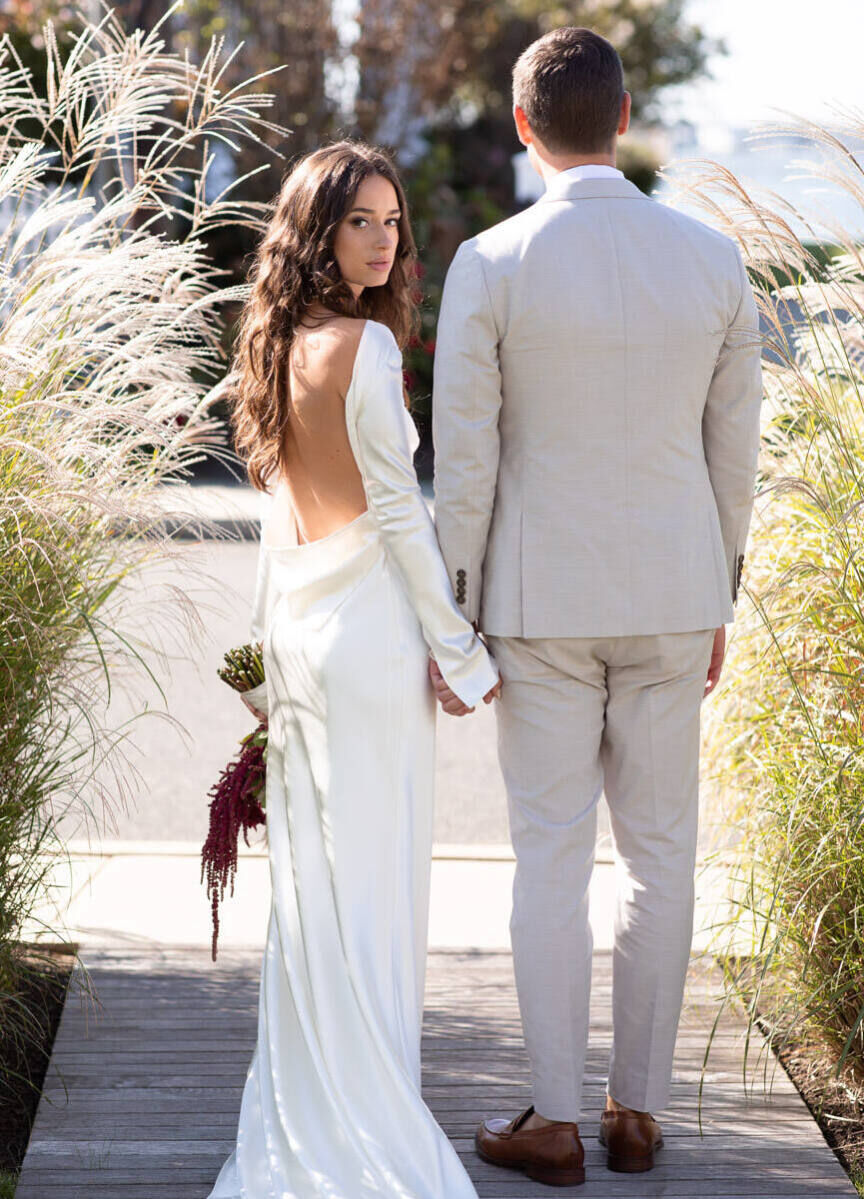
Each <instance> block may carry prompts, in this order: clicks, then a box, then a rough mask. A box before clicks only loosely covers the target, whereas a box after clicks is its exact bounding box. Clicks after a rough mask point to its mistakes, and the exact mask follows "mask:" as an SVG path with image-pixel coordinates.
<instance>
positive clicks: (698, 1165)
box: [16, 946, 856, 1199]
mask: <svg viewBox="0 0 864 1199" xmlns="http://www.w3.org/2000/svg"><path fill="white" fill-rule="evenodd" d="M260 961H261V951H260V950H255V951H247V950H243V951H238V950H230V951H221V952H220V955H219V960H218V961H217V962H215V963H213V962H211V961H210V955H209V950H208V949H198V948H195V949H173V948H171V949H163V948H160V947H156V946H143V947H141V948H140V949H139V948H135V949H131V950H129V949H123V950H119V949H113V948H112V949H107V948H106V949H99V950H96V949H89V950H87V952H86V956H85V962H86V964H87V968H88V970H89V972H90V975H91V978H92V981H93V985H94V987H95V989H96V992H97V995H98V997H99V1000H100V1001H101V1005H102V1007H101V1009H99V1010H95V1011H94V1009H93V1006H92V1003H91V1002H89V1001H87V1000H86V999H84V998H83V997H81V996H80V995H79V994H78V993H77V992H74V991H73V992H71V993H70V998H69V1000H68V1002H67V1004H66V1008H65V1010H64V1013H63V1018H62V1021H61V1024H60V1028H59V1031H58V1036H57V1040H56V1042H55V1046H54V1053H53V1056H52V1060H51V1064H50V1066H49V1069H48V1074H47V1077H46V1080H45V1091H44V1093H43V1097H42V1101H41V1103H40V1106H39V1110H38V1113H37V1117H36V1122H35V1125H34V1128H33V1133H32V1136H31V1140H30V1146H29V1149H28V1152H27V1157H26V1160H25V1162H24V1169H23V1171H22V1174H21V1180H20V1183H19V1186H18V1190H17V1192H16V1199H84V1197H85V1196H86V1197H87V1199H162V1197H164V1199H205V1196H206V1195H207V1194H208V1192H209V1190H210V1188H211V1186H212V1184H213V1181H214V1179H215V1177H216V1174H217V1172H218V1170H219V1167H220V1166H221V1164H222V1161H223V1160H224V1158H225V1156H226V1155H227V1154H228V1153H229V1152H230V1150H231V1148H232V1146H233V1143H234V1135H235V1132H236V1125H237V1117H238V1113H239V1107H240V1094H241V1091H242V1087H243V1082H244V1079H245V1075H246V1070H247V1068H248V1065H249V1061H250V1058H251V1054H252V1049H253V1045H254V1040H255V1031H256V1013H257V1004H258V977H259V969H260ZM610 978H611V963H610V958H609V955H608V954H605V953H598V954H597V955H596V956H595V969H594V988H593V1012H592V1015H593V1020H592V1037H591V1047H590V1051H589V1059H588V1066H587V1079H586V1096H585V1115H584V1118H583V1120H582V1122H581V1124H580V1130H581V1132H582V1137H583V1140H584V1143H585V1149H586V1167H587V1181H586V1183H585V1184H584V1185H583V1186H580V1187H568V1188H554V1189H553V1188H550V1187H545V1186H542V1185H540V1184H537V1183H531V1182H529V1181H527V1180H526V1179H525V1178H524V1177H523V1176H521V1175H519V1174H515V1173H513V1172H511V1171H504V1170H499V1169H496V1168H495V1167H493V1166H487V1165H485V1164H484V1163H482V1162H481V1161H479V1159H478V1158H477V1157H476V1156H475V1155H474V1152H473V1144H472V1137H473V1132H474V1128H475V1125H476V1124H477V1122H478V1120H479V1119H480V1118H481V1117H482V1116H483V1115H487V1114H501V1115H508V1116H510V1115H513V1114H515V1113H516V1112H517V1111H518V1110H520V1109H521V1108H522V1107H524V1106H525V1105H526V1104H527V1103H528V1102H530V1100H529V1094H528V1085H527V1077H528V1076H527V1064H526V1060H525V1054H524V1051H523V1048H522V1040H521V1028H520V1024H519V1016H518V1009H517V1006H516V999H515V993H514V989H513V981H512V968H511V961H510V957H509V955H508V954H506V953H500V952H475V953H471V952H456V951H453V952H433V953H432V954H431V956H430V961H429V972H428V989H427V1008H426V1022H425V1035H424V1046H423V1053H424V1093H425V1095H426V1098H427V1101H428V1103H429V1104H430V1106H431V1108H432V1110H433V1111H434V1113H435V1115H436V1116H437V1118H438V1119H439V1120H440V1121H441V1123H442V1125H443V1126H444V1128H445V1129H446V1131H447V1132H448V1134H449V1135H450V1136H451V1137H452V1138H453V1140H454V1143H455V1145H456V1147H457V1149H458V1150H459V1152H460V1154H461V1155H462V1157H463V1160H464V1161H465V1163H466V1165H467V1168H468V1170H469V1172H470V1174H471V1176H472V1178H473V1179H474V1181H475V1184H476V1186H477V1191H478V1194H479V1195H480V1196H481V1199H534V1197H535V1196H541V1195H542V1196H547V1197H549V1196H551V1195H555V1194H561V1195H565V1194H575V1195H580V1196H581V1197H582V1199H592V1197H594V1196H597V1197H598V1199H599V1197H601V1196H602V1197H604V1199H605V1197H608V1199H612V1197H613V1196H629V1197H631V1199H649V1197H653V1196H675V1197H685V1196H686V1197H692V1199H696V1197H697V1196H698V1197H699V1199H708V1197H712V1196H718V1197H719V1196H730V1197H731V1196H746V1197H748V1199H771V1197H773V1199H781V1197H784V1196H792V1195H801V1196H804V1195H806V1196H814V1197H815V1196H819V1197H821V1199H835V1197H836V1199H840V1197H841V1196H843V1197H845V1199H848V1197H849V1196H853V1195H855V1194H856V1192H855V1189H854V1188H853V1186H852V1184H851V1183H850V1181H849V1179H848V1178H847V1176H846V1174H845V1172H844V1170H843V1169H842V1167H841V1166H840V1164H839V1162H838V1161H837V1159H836V1158H835V1156H834V1154H833V1153H832V1151H831V1150H830V1149H829V1148H828V1146H827V1145H826V1143H825V1141H824V1139H823V1138H822V1135H821V1133H820V1131H819V1129H818V1127H817V1125H816V1124H815V1122H814V1121H813V1119H812V1117H811V1116H810V1113H809V1112H808V1110H807V1108H806V1106H805V1105H804V1103H803V1101H802V1100H801V1098H800V1097H799V1095H798V1093H797V1092H796V1090H795V1089H794V1087H793V1086H792V1084H791V1083H790V1082H789V1080H788V1078H787V1077H786V1074H785V1073H784V1072H783V1070H782V1068H780V1067H777V1068H776V1070H775V1069H774V1065H773V1059H771V1064H770V1066H769V1077H773V1083H772V1089H771V1094H770V1095H769V1096H767V1097H766V1094H765V1089H764V1087H763V1086H762V1085H761V1084H760V1083H758V1082H757V1084H756V1086H755V1089H752V1093H751V1094H750V1095H749V1096H748V1095H747V1094H745V1091H744V1088H743V1085H742V1078H741V1061H742V1035H741V1034H742V1022H739V1021H738V1020H737V1018H736V1017H734V1016H732V1015H728V1016H727V1017H725V1018H724V1022H723V1024H722V1026H721V1028H720V1031H719V1034H718V1039H717V1041H716V1042H715V1046H714V1048H713V1049H712V1053H711V1057H710V1059H709V1072H708V1078H707V1082H706V1088H705V1093H704V1096H703V1107H702V1120H703V1133H704V1135H703V1136H700V1133H699V1127H698V1122H697V1095H698V1085H699V1073H700V1067H701V1062H702V1056H703V1053H704V1048H705V1044H706V1038H707V1033H708V1029H709V1027H710V1024H711V1021H712V1020H713V1017H714V1013H715V1011H716V1003H715V1000H714V998H713V997H714V995H715V994H716V992H717V978H716V974H714V975H712V974H709V972H708V970H707V968H706V967H700V966H699V965H698V964H697V963H694V964H693V965H692V966H691V973H690V979H689V981H688V998H687V1003H686V1006H685V1010H684V1013H683V1015H682V1020H681V1026H680V1030H679V1038H678V1045H677V1051H676V1071H675V1079H674V1085H673V1096H672V1102H671V1103H670V1106H669V1108H668V1109H667V1112H666V1113H657V1114H658V1116H659V1117H660V1119H661V1122H662V1123H663V1128H664V1135H665V1140H666V1145H665V1147H664V1149H662V1150H661V1151H660V1153H659V1155H658V1163H659V1164H658V1165H657V1166H656V1168H655V1169H654V1170H653V1171H651V1172H650V1173H647V1174H638V1175H622V1174H614V1173H611V1172H610V1171H608V1170H607V1169H606V1168H605V1164H604V1160H605V1159H604V1152H603V1150H602V1148H601V1147H600V1145H599V1144H598V1143H597V1139H596V1136H597V1127H598V1122H599V1114H600V1110H601V1108H602V1105H603V1095H604V1090H605V1086H604V1084H605V1070H606V1065H607V1060H608V1051H609V1039H610V1024H609V997H610ZM753 1077H754V1078H755V1077H757V1073H754V1076H753ZM748 1080H749V1076H748ZM752 1086H753V1084H752V1081H751V1088H752ZM300 1101H301V1102H302V1099H301V1100H300ZM250 1199H253V1197H251V1196H250ZM254 1199H258V1197H257V1196H255V1197H254ZM261 1199H264V1197H263V1196H262V1197H261ZM280 1199H281V1197H280ZM344 1199H354V1197H353V1196H345V1197H344ZM440 1199H447V1197H446V1196H443V1195H442V1196H441V1197H440Z"/></svg>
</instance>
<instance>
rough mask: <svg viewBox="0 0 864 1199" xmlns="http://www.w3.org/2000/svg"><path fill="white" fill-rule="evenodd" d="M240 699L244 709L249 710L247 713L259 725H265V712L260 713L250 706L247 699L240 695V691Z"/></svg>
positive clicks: (253, 706)
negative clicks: (249, 713) (244, 706)
mask: <svg viewBox="0 0 864 1199" xmlns="http://www.w3.org/2000/svg"><path fill="white" fill-rule="evenodd" d="M240 698H241V699H242V700H243V703H244V704H245V705H246V707H247V708H248V709H249V711H250V712H251V713H252V715H253V716H254V717H255V719H256V720H257V721H259V723H261V724H266V723H267V713H266V712H260V711H259V710H258V709H257V708H256V707H255V705H254V704H251V703H250V702H249V700H248V699H247V698H246V696H245V695H244V694H243V693H242V691H241V692H240Z"/></svg>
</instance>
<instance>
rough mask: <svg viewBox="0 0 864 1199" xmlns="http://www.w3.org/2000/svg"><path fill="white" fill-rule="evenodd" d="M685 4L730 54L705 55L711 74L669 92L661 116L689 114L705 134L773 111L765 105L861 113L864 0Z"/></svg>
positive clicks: (822, 113) (816, 113)
mask: <svg viewBox="0 0 864 1199" xmlns="http://www.w3.org/2000/svg"><path fill="white" fill-rule="evenodd" d="M685 12H686V14H687V16H688V17H689V18H690V19H691V20H693V21H695V22H698V23H699V24H700V25H702V26H703V28H704V29H705V31H706V32H707V33H709V34H711V35H712V36H715V37H717V36H719V37H723V38H724V39H725V40H726V43H727V45H728V48H729V54H728V56H719V57H717V58H714V59H712V60H711V64H710V65H711V68H712V74H713V75H714V78H713V79H706V80H703V81H701V82H699V83H694V84H687V85H685V86H682V87H680V88H676V89H673V90H672V91H670V92H669V93H668V99H667V101H666V104H665V111H664V116H665V117H666V118H667V119H674V118H675V117H679V116H681V117H689V118H690V119H692V120H694V121H696V122H697V123H698V124H699V126H700V128H702V129H703V130H704V134H705V136H706V137H709V136H710V135H711V133H712V131H716V133H717V135H718V136H719V135H720V131H721V130H722V128H723V127H724V126H728V125H733V126H749V125H752V124H753V123H754V122H756V121H758V120H764V119H771V118H772V116H773V117H775V118H776V116H777V114H776V113H772V112H771V106H775V107H778V108H786V109H790V110H792V111H794V112H795V113H797V114H798V115H801V116H806V117H811V118H813V117H815V118H821V119H823V120H824V119H825V118H826V117H830V109H829V108H827V107H826V101H836V102H838V103H840V104H844V105H847V106H849V105H853V106H855V107H857V108H858V110H859V111H860V112H861V114H862V119H864V70H862V44H864V0H819V3H818V4H814V3H812V0H690V2H689V4H688V5H687V7H686V9H685Z"/></svg>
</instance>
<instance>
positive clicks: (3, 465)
mask: <svg viewBox="0 0 864 1199" xmlns="http://www.w3.org/2000/svg"><path fill="white" fill-rule="evenodd" d="M178 7H179V3H177V4H174V5H171V6H170V7H168V8H167V10H166V11H165V13H164V15H163V17H162V18H161V20H160V21H159V22H158V23H157V24H156V26H155V27H154V28H153V29H152V30H150V31H149V32H147V33H145V32H143V31H141V30H135V31H134V32H133V33H130V34H127V33H126V32H125V31H124V29H123V28H122V26H121V24H120V23H119V21H118V19H117V17H116V16H115V15H114V13H113V11H108V12H106V15H105V16H104V17H103V18H102V19H101V20H99V21H98V23H93V22H89V21H87V20H85V19H84V18H83V16H81V18H80V22H79V27H78V28H77V29H76V30H75V31H74V32H73V34H72V35H71V36H70V37H69V38H68V39H67V40H66V41H65V42H64V43H63V45H62V46H61V44H60V42H59V40H58V36H60V35H58V32H57V31H56V30H55V27H54V25H53V23H52V22H50V21H49V22H47V23H46V24H45V26H44V29H43V34H44V55H45V68H46V75H45V77H46V81H47V82H46V87H45V94H41V92H40V91H39V90H37V86H36V84H35V83H34V76H33V74H32V72H31V71H30V69H29V68H28V67H27V66H26V65H25V64H24V63H23V62H22V61H21V59H20V58H19V57H18V55H17V52H16V49H15V44H14V42H13V40H12V39H10V38H9V37H8V36H7V37H4V38H2V39H0V111H2V113H3V130H2V136H0V646H2V649H3V664H2V670H0V778H2V780H3V786H2V789H0V1023H2V1025H3V1027H4V1029H5V1030H7V1032H8V1033H9V1035H10V1036H11V1037H15V1036H17V1035H18V1034H20V1037H21V1038H22V1039H23V1038H27V1037H29V1036H30V1034H31V1032H32V1030H31V1029H29V1027H28V1024H27V1013H26V1011H25V1010H24V1008H23V1005H22V1004H21V1003H20V1002H18V999H17V975H18V970H17V967H18V950H17V944H18V940H19V938H21V937H22V934H26V935H30V936H36V935H39V936H42V935H45V934H46V933H47V934H48V936H49V939H52V940H58V939H63V938H62V934H61V933H59V932H58V931H57V930H56V929H54V928H50V927H49V926H48V923H47V920H46V914H47V916H48V918H49V919H50V917H51V916H52V915H53V916H54V917H56V916H57V906H58V905H57V903H56V901H55V899H54V895H53V894H52V892H53V889H54V888H55V887H57V886H58V885H62V884H63V879H62V878H60V879H59V880H58V878H57V871H56V866H57V859H64V858H65V865H66V866H67V867H71V863H69V861H68V853H66V850H65V844H64V839H63V836H62V835H61V828H60V821H61V819H65V820H66V821H67V822H69V821H70V820H71V822H72V823H73V824H75V825H80V823H81V822H82V820H85V821H86V819H87V818H88V817H92V818H94V819H95V820H96V821H97V822H98V823H100V824H101V823H102V820H103V819H104V817H105V814H106V812H108V811H110V807H111V803H112V801H113V800H114V798H115V797H116V795H117V794H121V795H123V794H125V795H128V794H129V791H130V784H131V782H132V779H133V773H132V770H131V769H130V768H129V764H128V763H127V761H126V760H125V758H123V757H122V753H121V751H122V745H123V741H124V739H125V738H126V737H128V736H129V729H128V727H127V728H123V727H122V726H121V727H120V728H115V727H112V724H111V721H110V719H109V718H108V717H107V716H106V715H105V709H106V707H107V703H108V701H109V700H110V698H111V694H112V690H113V691H116V690H117V687H116V681H117V679H118V677H119V678H123V677H124V674H125V675H126V676H127V678H131V679H132V680H133V681H137V680H141V679H143V680H144V681H147V680H148V679H149V680H152V681H156V679H155V675H154V673H153V662H152V658H153V656H154V654H157V653H159V652H160V648H159V647H158V645H154V643H153V636H154V633H155V632H156V630H157V629H159V623H158V622H159V621H167V622H169V624H170V623H173V626H174V628H175V629H176V631H177V632H178V633H179V635H180V637H181V638H182V644H183V645H184V646H186V647H188V642H189V639H190V638H189V634H190V632H193V631H194V630H195V629H196V628H197V629H198V630H199V631H200V630H202V629H203V623H202V622H201V620H200V617H199V616H198V614H197V611H196V608H195V605H194V602H193V601H192V599H191V598H190V597H189V596H188V595H187V594H186V593H185V591H184V589H183V588H179V587H176V586H173V585H170V584H166V585H163V586H162V588H161V594H160V595H159V596H158V601H151V602H156V605H157V606H156V607H155V608H154V613H155V617H154V618H151V615H150V612H146V611H145V609H146V603H147V600H146V599H145V587H144V580H143V579H142V577H141V575H142V568H143V567H144V566H145V565H148V567H149V564H151V563H154V562H155V563H156V564H159V563H165V562H168V561H170V560H172V559H173V560H177V559H179V558H180V557H181V555H183V556H184V559H185V558H188V552H187V551H186V550H184V549H183V547H182V546H178V544H177V543H176V542H175V540H174V539H173V537H174V530H175V529H176V530H183V529H188V528H189V527H190V526H192V528H193V529H194V531H195V533H196V534H197V535H198V536H199V537H200V536H201V535H202V534H207V535H210V536H213V537H219V536H222V535H224V534H223V532H222V530H221V528H220V526H219V525H218V524H217V523H216V522H215V521H212V520H209V519H206V518H204V517H200V518H194V519H191V518H190V516H189V508H190V506H191V505H190V502H189V501H190V498H191V488H190V487H189V484H188V483H185V482H182V480H183V478H184V476H188V475H189V473H190V468H191V466H192V465H193V464H194V463H196V462H199V461H201V460H202V458H204V457H205V456H206V455H205V453H204V452H203V451H207V454H209V455H211V456H219V455H220V454H221V455H224V456H225V457H226V458H229V459H230V458H231V454H230V452H229V451H226V450H224V449H222V448H220V447H223V446H224V443H225V440H226V437H225V429H224V426H222V425H221V423H220V422H218V421H217V420H216V418H215V417H214V416H212V415H211V412H210V410H211V408H212V406H213V404H214V403H215V401H216V400H217V399H218V398H219V397H220V395H221V391H222V389H223V386H224V374H225V358H226V351H225V348H224V344H223V343H224V333H225V328H224V321H223V319H222V315H221V311H222V306H223V305H224V304H225V303H226V302H233V301H235V300H236V301H241V300H243V299H245V298H246V295H247V290H248V289H247V288H246V286H245V285H244V286H240V287H225V286H223V285H222V283H221V281H220V278H219V277H220V276H221V275H224V274H225V273H226V272H224V271H220V270H217V269H216V268H215V267H214V265H213V263H212V262H211V261H210V258H209V255H208V249H207V237H208V235H209V233H210V232H211V231H212V230H213V229H216V228H219V227H220V226H228V227H232V228H239V227H240V226H246V227H249V228H251V229H253V230H254V231H255V232H256V233H260V232H262V231H263V228H264V225H265V224H266V219H267V215H268V214H267V209H266V207H265V206H264V205H260V204H252V203H247V202H244V201H243V200H241V199H239V198H236V196H237V189H238V188H240V187H242V184H243V181H244V177H240V178H236V179H232V180H231V182H230V183H229V184H228V185H227V186H226V187H225V188H224V189H223V190H222V191H221V192H218V193H217V189H215V188H214V186H213V172H212V171H211V167H212V165H213V162H214V159H215V157H216V154H215V152H214V147H215V148H216V149H218V150H219V151H220V153H222V155H223V157H225V155H226V154H227V153H228V152H230V151H231V150H232V147H236V146H237V145H238V143H243V142H249V141H251V142H254V143H255V144H256V145H257V146H260V148H261V153H262V158H263V159H266V158H268V157H269V155H270V154H271V153H273V154H278V155H279V156H280V157H283V155H281V154H280V153H279V152H278V151H276V150H270V149H268V147H267V146H266V144H265V143H264V141H263V139H262V137H261V134H262V132H264V131H272V132H274V133H275V134H276V135H277V136H279V137H284V136H285V135H286V134H288V133H289V132H290V131H289V130H286V129H284V128H282V127H281V126H277V125H274V124H272V123H270V122H268V121H266V120H265V119H264V117H263V116H262V113H261V110H262V109H264V108H266V107H269V106H270V105H271V104H272V101H273V96H272V94H270V93H261V92H258V91H256V90H253V89H252V88H251V87H250V84H253V83H254V82H255V80H256V79H260V78H261V76H256V77H255V78H253V79H250V80H249V81H247V82H241V83H239V84H237V85H236V86H234V87H231V88H230V89H225V87H224V73H225V68H226V66H227V64H228V62H230V57H231V56H229V57H228V58H226V57H225V56H224V55H223V53H222V50H223V44H224V39H223V38H219V37H214V38H213V39H212V40H211V42H210V45H209V47H205V52H204V56H203V59H202V61H201V62H200V64H196V63H195V62H194V61H192V59H191V57H190V56H189V55H188V54H184V55H182V56H178V55H177V54H174V53H172V52H171V51H170V50H169V49H167V48H166V45H165V41H164V39H163V37H162V35H161V27H162V25H163V23H164V22H165V21H166V20H167V19H168V18H169V17H170V15H171V13H172V12H174V11H175V9H177V8H178ZM234 53H236V51H235V52H234ZM277 69H279V68H277ZM271 73H273V72H265V74H271ZM268 165H269V163H268V162H266V161H264V162H262V166H261V167H260V168H259V169H261V170H263V169H266V168H267V166H268ZM169 481H170V483H171V486H170V487H169V486H167V485H166V484H167V483H168V482H169ZM166 496H173V503H172V500H170V499H168V500H166ZM172 508H173V510H172ZM184 565H185V561H184ZM148 575H149V570H148ZM130 580H131V581H134V584H135V585H134V586H130V585H129V583H130ZM123 583H126V586H125V587H122V586H121V584H123ZM148 583H150V584H151V586H152V583H151V580H150V579H149V578H148ZM151 594H152V592H151ZM124 604H125V609H124V606H123V605H124ZM178 626H179V627H178ZM160 631H161V630H160ZM156 685H157V686H158V681H157V684H156ZM160 690H161V689H160ZM142 714H144V713H138V714H137V715H142ZM156 714H158V715H164V714H163V713H156ZM137 715H136V719H137ZM105 765H107V766H108V768H109V769H110V770H111V771H112V772H113V781H114V784H115V786H114V787H113V788H112V791H113V794H111V795H109V794H108V793H107V792H106V791H105V790H102V791H101V793H100V792H99V791H98V790H97V784H96V783H95V782H94V780H95V779H96V777H97V768H98V767H100V766H105ZM61 864H62V863H61ZM68 886H69V884H68V883H66V887H65V892H68ZM65 892H64V893H65ZM79 965H80V966H81V970H80V972H78V971H76V973H75V975H74V976H73V977H76V978H77V977H79V973H80V976H81V977H82V978H84V979H85V980H86V977H87V975H86V970H85V969H84V965H83V963H81V962H80V959H79ZM3 1081H4V1080H3V1078H2V1077H0V1085H2V1083H3Z"/></svg>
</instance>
